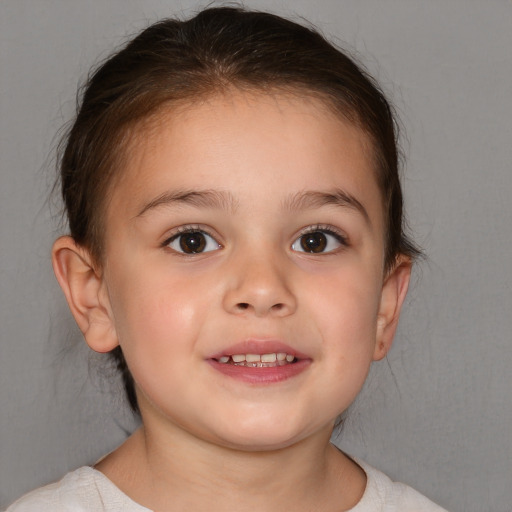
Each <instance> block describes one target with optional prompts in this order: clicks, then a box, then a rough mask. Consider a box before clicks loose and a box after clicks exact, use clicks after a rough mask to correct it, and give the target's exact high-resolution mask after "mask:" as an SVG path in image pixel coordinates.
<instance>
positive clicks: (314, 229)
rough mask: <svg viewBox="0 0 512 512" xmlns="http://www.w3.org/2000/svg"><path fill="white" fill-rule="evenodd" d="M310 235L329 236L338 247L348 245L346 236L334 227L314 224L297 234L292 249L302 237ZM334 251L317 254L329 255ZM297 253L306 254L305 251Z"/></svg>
mask: <svg viewBox="0 0 512 512" xmlns="http://www.w3.org/2000/svg"><path fill="white" fill-rule="evenodd" d="M311 233H323V234H325V235H330V236H332V237H334V238H335V239H336V240H337V241H338V242H339V243H340V245H341V246H343V247H348V246H349V245H350V244H349V240H348V238H347V236H346V235H344V234H343V233H341V232H340V231H339V230H338V229H336V228H335V227H333V226H330V225H327V224H316V225H313V226H308V227H307V228H305V229H303V230H302V231H301V232H300V233H299V235H298V236H297V238H296V239H295V240H294V242H293V244H292V247H293V245H294V244H295V243H297V242H298V241H299V240H300V239H301V238H302V237H304V236H306V235H308V234H311ZM334 251H335V249H334V250H330V251H327V252H322V253H319V254H329V253H332V252H334ZM298 252H305V253H306V254H308V252H307V251H298ZM313 254H314V253H313Z"/></svg>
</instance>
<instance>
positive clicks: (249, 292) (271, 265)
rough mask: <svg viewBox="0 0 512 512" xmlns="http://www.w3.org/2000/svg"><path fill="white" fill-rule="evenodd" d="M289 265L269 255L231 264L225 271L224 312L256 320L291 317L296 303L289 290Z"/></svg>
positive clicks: (238, 260)
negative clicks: (267, 317)
mask: <svg viewBox="0 0 512 512" xmlns="http://www.w3.org/2000/svg"><path fill="white" fill-rule="evenodd" d="M288 265H289V264H288ZM288 265H287V263H286V262H285V261H278V259H277V258H272V257H271V256H269V255H268V254H266V255H260V256H255V255H253V256H252V257H245V258H244V257H241V258H237V261H236V262H235V261H231V262H230V265H229V269H228V270H227V272H228V275H229V279H228V280H227V282H228V285H227V289H226V291H225V295H224V300H223V302H224V304H223V305H224V309H225V310H226V311H227V312H229V313H232V314H238V315H241V314H253V315H255V316H257V317H265V316H275V317H285V316H288V315H291V314H293V313H294V312H295V310H296V309H297V301H296V297H295V295H294V293H293V292H292V290H291V289H290V287H289V286H288V283H289V282H290V281H291V275H290V274H291V272H292V270H291V269H290V267H288Z"/></svg>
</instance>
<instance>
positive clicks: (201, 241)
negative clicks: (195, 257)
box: [166, 231, 220, 254]
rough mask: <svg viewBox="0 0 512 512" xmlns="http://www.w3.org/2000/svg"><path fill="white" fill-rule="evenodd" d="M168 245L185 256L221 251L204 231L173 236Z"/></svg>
mask: <svg viewBox="0 0 512 512" xmlns="http://www.w3.org/2000/svg"><path fill="white" fill-rule="evenodd" d="M166 245H167V246H168V247H170V248H171V249H174V250H175V251H176V252H180V253H183V254H200V253H203V252H210V251H215V250H217V249H220V245H219V244H218V243H217V242H216V241H215V240H214V239H213V238H212V237H211V236H210V235H208V234H207V233H204V232H203V231H186V232H185V233H180V234H178V235H175V236H173V237H172V238H171V240H170V241H169V242H168V243H167V244H166Z"/></svg>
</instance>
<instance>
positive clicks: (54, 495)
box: [6, 460, 446, 512]
mask: <svg viewBox="0 0 512 512" xmlns="http://www.w3.org/2000/svg"><path fill="white" fill-rule="evenodd" d="M356 462H357V463H358V464H359V465H360V466H361V467H362V468H363V470H364V471H365V473H366V476H367V483H366V489H365V491H364V494H363V497H362V498H361V500H360V501H359V503H358V504H357V505H356V506H355V507H353V508H352V509H350V511H349V512H446V511H445V510H444V509H442V508H441V507H439V506H437V505H436V504H434V503H432V502H431V501H430V500H429V499H427V498H425V497H424V496H422V495H421V494H419V493H418V492H416V491H415V490H414V489H412V488H411V487H408V486H407V485H405V484H401V483H397V482H393V481H391V480H390V479H389V478H388V477H387V476H386V475H385V474H384V473H381V472H380V471H377V470H376V469H374V468H372V467H371V466H368V465H367V464H365V463H364V462H361V461H359V460H357V461H356ZM6 512H151V511H150V510H149V509H148V508H146V507H143V506H142V505H139V504H137V503H135V502H134V501H133V500H132V499H130V498H129V497H128V496H126V494H124V493H123V492H122V491H121V490H120V489H118V488H117V487H116V486H115V485H114V484H113V483H112V482H111V481H110V480H109V479H108V478H107V477H106V476H105V475H104V474H103V473H100V472H99V471H97V470H96V469H94V468H92V467H89V466H84V467H81V468H79V469H77V470H76V471H73V472H71V473H68V474H67V475H66V476H65V477H64V478H63V479H62V480H60V481H59V482H55V483H53V484H50V485H47V486H45V487H41V488H40V489H36V490H35V491H32V492H30V493H28V494H26V495H25V496H23V497H22V498H20V499H19V500H18V501H16V502H15V503H13V504H12V505H11V506H10V507H9V508H8V509H7V511H6Z"/></svg>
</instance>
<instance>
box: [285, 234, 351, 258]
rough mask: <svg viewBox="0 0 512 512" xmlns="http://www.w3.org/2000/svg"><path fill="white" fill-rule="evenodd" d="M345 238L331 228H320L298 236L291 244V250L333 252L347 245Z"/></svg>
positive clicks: (315, 252)
mask: <svg viewBox="0 0 512 512" xmlns="http://www.w3.org/2000/svg"><path fill="white" fill-rule="evenodd" d="M347 245H348V244H347V240H346V238H345V237H344V236H343V235H341V234H339V233H337V232H335V231H333V230H332V229H327V228H321V229H316V230H315V231H310V232H309V233H304V234H303V235H301V236H299V238H297V239H296V240H295V242H293V244H292V250H293V251H297V252H306V253H310V254H321V253H329V252H333V251H335V250H336V249H339V248H340V247H344V246H347Z"/></svg>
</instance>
